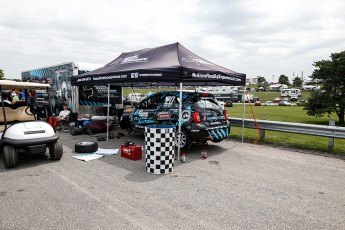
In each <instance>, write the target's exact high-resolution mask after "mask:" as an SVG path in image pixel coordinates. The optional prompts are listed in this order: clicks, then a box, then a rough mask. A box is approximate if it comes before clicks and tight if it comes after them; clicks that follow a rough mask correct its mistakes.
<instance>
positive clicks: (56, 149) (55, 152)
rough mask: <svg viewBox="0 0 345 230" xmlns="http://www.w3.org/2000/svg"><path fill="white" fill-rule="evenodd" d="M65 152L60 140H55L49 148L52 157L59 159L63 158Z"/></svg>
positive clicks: (52, 158)
mask: <svg viewBox="0 0 345 230" xmlns="http://www.w3.org/2000/svg"><path fill="white" fill-rule="evenodd" d="M62 154H63V147H62V144H61V142H60V140H57V141H56V142H54V144H53V145H52V146H51V147H50V148H49V155H50V159H51V160H54V161H58V160H60V159H61V157H62Z"/></svg>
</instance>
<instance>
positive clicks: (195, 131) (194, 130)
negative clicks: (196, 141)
mask: <svg viewBox="0 0 345 230" xmlns="http://www.w3.org/2000/svg"><path fill="white" fill-rule="evenodd" d="M190 131H191V132H192V133H198V132H200V130H197V129H192V130H190Z"/></svg>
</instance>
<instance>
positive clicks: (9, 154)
mask: <svg viewBox="0 0 345 230" xmlns="http://www.w3.org/2000/svg"><path fill="white" fill-rule="evenodd" d="M2 152H3V153H4V164H5V167H6V168H8V169H9V168H14V167H16V166H17V164H18V152H17V150H16V149H15V148H14V147H13V146H12V145H6V146H4V148H3V151H2Z"/></svg>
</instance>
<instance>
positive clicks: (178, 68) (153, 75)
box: [72, 43, 246, 156]
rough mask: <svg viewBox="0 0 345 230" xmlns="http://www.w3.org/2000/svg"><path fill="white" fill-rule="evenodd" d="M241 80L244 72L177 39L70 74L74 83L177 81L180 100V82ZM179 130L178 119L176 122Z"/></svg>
mask: <svg viewBox="0 0 345 230" xmlns="http://www.w3.org/2000/svg"><path fill="white" fill-rule="evenodd" d="M245 83H246V75H245V74H242V73H237V72H235V71H232V70H229V69H226V68H224V67H221V66H219V65H216V64H214V63H212V62H209V61H207V60H205V59H203V58H201V57H199V56H198V55H196V54H194V53H192V52H191V51H189V50H188V49H186V48H185V47H184V46H182V45H181V44H180V43H173V44H169V45H165V46H160V47H156V48H146V49H142V50H137V51H133V52H127V53H122V54H121V55H120V56H119V57H117V58H116V59H115V60H113V61H111V62H110V63H108V64H106V65H105V66H103V67H101V68H98V69H96V70H94V71H91V72H87V73H84V74H81V75H77V76H74V77H72V85H74V86H78V85H106V84H108V86H109V85H110V84H111V85H119V86H132V87H146V86H149V85H153V84H154V85H157V86H160V85H164V86H167V85H171V86H176V85H177V84H180V102H181V101H182V85H185V86H204V85H208V86H217V85H219V86H220V85H232V86H244V85H245ZM108 88H109V87H108ZM180 116H181V103H180ZM180 120H181V117H180ZM180 132H181V123H180V122H179V133H180ZM178 156H179V148H178Z"/></svg>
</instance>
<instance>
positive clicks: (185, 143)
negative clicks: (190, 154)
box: [175, 129, 193, 150]
mask: <svg viewBox="0 0 345 230" xmlns="http://www.w3.org/2000/svg"><path fill="white" fill-rule="evenodd" d="M175 138H176V140H175V146H176V147H178V146H180V149H183V150H188V149H190V147H192V144H193V143H192V140H191V138H190V137H189V135H188V133H187V131H186V130H185V129H181V136H180V141H179V135H178V133H176V137H175Z"/></svg>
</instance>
